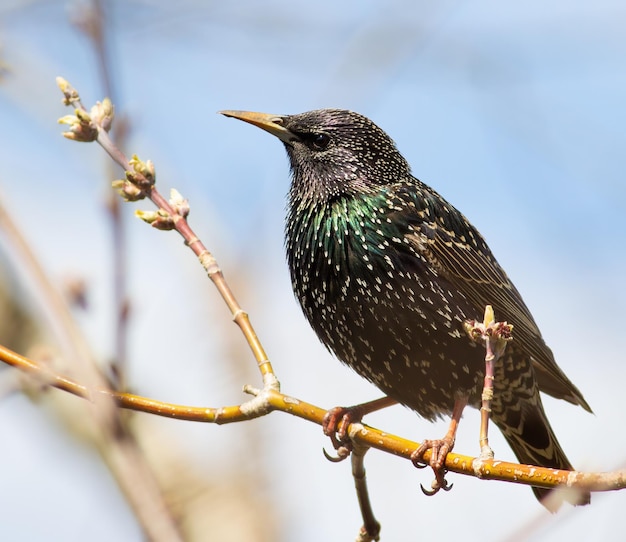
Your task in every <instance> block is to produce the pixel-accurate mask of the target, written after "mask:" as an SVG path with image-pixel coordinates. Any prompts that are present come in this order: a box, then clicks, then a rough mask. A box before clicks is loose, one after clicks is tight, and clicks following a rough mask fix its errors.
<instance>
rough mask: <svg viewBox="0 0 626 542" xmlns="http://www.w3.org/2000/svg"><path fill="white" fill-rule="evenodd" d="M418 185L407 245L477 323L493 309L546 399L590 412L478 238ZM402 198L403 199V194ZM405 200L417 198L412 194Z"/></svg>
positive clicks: (449, 208)
mask: <svg viewBox="0 0 626 542" xmlns="http://www.w3.org/2000/svg"><path fill="white" fill-rule="evenodd" d="M420 185H421V188H422V190H420V191H418V195H417V197H419V198H420V199H421V201H420V202H419V203H418V202H414V204H415V205H416V209H418V213H417V214H418V215H422V216H421V217H419V218H420V219H419V220H416V221H415V222H412V223H411V226H410V230H412V231H411V232H410V233H409V234H408V235H407V240H408V241H409V242H410V243H411V244H412V245H413V246H414V248H416V249H417V250H418V251H419V252H420V253H421V254H422V255H423V256H424V257H425V258H426V259H427V260H428V261H429V263H430V264H431V265H432V266H433V267H434V268H435V269H436V270H437V272H438V273H439V274H440V275H441V276H442V277H445V278H446V279H447V280H448V281H449V282H450V283H451V285H452V286H453V287H455V289H457V290H458V291H460V292H462V293H463V294H464V295H465V297H466V298H467V299H468V300H469V301H470V302H471V303H472V304H473V305H474V306H475V307H476V309H477V311H478V314H477V317H478V318H481V316H482V311H483V310H484V307H485V306H486V305H491V306H493V308H494V311H495V315H496V318H497V319H498V320H506V321H507V322H508V323H510V324H513V326H514V327H513V337H514V340H516V341H519V342H518V344H520V345H521V346H522V347H523V349H524V351H526V352H528V353H529V354H530V355H531V356H532V359H533V362H534V366H535V373H536V377H537V381H538V384H539V387H540V389H541V390H542V391H544V392H545V393H548V394H550V395H552V396H554V397H557V398H560V399H565V400H567V401H569V402H571V403H574V404H578V405H581V406H582V407H583V408H585V409H586V410H589V411H591V409H590V408H589V405H588V404H587V402H586V401H585V399H584V398H583V396H582V394H581V393H580V391H579V390H578V389H577V388H576V386H574V384H573V383H572V382H571V381H570V380H569V379H568V378H567V376H566V375H565V374H564V373H563V371H562V370H561V369H560V368H559V366H558V365H557V364H556V362H555V360H554V356H553V354H552V351H551V350H550V348H548V346H547V345H546V344H545V342H544V340H543V338H542V337H541V333H540V331H539V328H538V327H537V324H536V323H535V320H534V319H533V317H532V315H531V314H530V311H529V310H528V308H527V307H526V304H525V303H524V301H523V300H522V297H521V295H520V294H519V292H518V291H517V289H516V288H515V286H514V285H513V283H512V282H511V281H510V279H509V278H508V276H507V275H506V273H505V272H504V270H503V269H502V268H501V267H500V265H499V264H498V262H497V261H496V259H495V258H494V256H493V254H492V253H491V250H490V249H489V247H488V246H487V243H485V241H484V239H483V238H482V236H481V235H480V233H479V232H478V231H477V230H476V229H475V228H474V227H473V226H472V225H471V224H470V223H469V221H468V220H467V219H466V218H465V217H464V216H463V215H462V214H461V213H460V212H459V211H457V210H456V209H455V208H454V207H452V206H451V205H449V204H447V203H446V204H445V205H446V206H447V208H446V209H437V208H436V206H437V205H438V206H439V207H441V202H442V201H445V200H443V199H442V198H441V196H438V195H436V194H435V196H437V197H433V198H432V199H430V201H429V198H428V196H429V194H428V192H424V190H428V191H429V192H430V189H429V188H428V187H426V185H422V184H421V183H420ZM404 197H407V194H406V193H405V194H404ZM410 197H413V198H414V197H416V196H415V192H414V191H413V194H412V195H411V196H410Z"/></svg>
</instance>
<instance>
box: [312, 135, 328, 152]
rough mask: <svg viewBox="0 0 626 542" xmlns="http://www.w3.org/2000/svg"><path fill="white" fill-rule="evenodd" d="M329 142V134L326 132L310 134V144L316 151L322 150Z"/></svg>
mask: <svg viewBox="0 0 626 542" xmlns="http://www.w3.org/2000/svg"><path fill="white" fill-rule="evenodd" d="M329 143H330V136H329V135H328V134H311V144H312V145H313V148H314V149H316V150H318V151H323V150H324V149H325V148H326V147H328V144H329Z"/></svg>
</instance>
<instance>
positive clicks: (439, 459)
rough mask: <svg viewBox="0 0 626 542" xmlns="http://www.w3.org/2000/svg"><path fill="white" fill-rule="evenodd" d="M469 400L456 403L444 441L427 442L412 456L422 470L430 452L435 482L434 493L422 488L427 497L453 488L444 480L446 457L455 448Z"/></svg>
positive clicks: (462, 399)
mask: <svg viewBox="0 0 626 542" xmlns="http://www.w3.org/2000/svg"><path fill="white" fill-rule="evenodd" d="M467 401H468V398H467V397H466V396H464V397H460V398H458V399H457V400H456V401H455V402H454V408H453V409H452V419H451V420H450V426H449V427H448V432H447V433H446V435H445V436H444V437H443V438H442V439H436V440H425V441H424V442H422V444H421V445H420V447H419V448H418V449H417V450H415V451H414V452H413V453H412V454H411V461H412V462H413V464H414V465H415V466H416V467H418V468H421V467H422V464H424V463H425V461H424V454H425V453H426V451H427V450H430V461H429V462H428V465H430V467H431V468H432V469H433V472H434V473H435V481H434V482H433V485H432V491H426V490H425V489H424V488H423V487H422V491H424V493H426V494H427V495H434V494H435V493H437V491H439V490H440V489H444V490H446V491H447V490H449V489H450V488H451V487H452V486H449V485H448V482H447V481H446V479H445V478H444V476H445V469H444V465H445V462H446V456H447V455H448V452H451V451H452V448H453V447H454V441H455V439H456V431H457V429H458V427H459V421H460V419H461V415H462V414H463V409H464V408H465V407H466V406H467Z"/></svg>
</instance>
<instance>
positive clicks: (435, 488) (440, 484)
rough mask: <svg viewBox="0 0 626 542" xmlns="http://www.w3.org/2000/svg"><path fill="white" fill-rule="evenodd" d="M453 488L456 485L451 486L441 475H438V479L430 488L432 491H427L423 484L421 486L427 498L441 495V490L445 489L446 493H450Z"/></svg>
mask: <svg viewBox="0 0 626 542" xmlns="http://www.w3.org/2000/svg"><path fill="white" fill-rule="evenodd" d="M453 486H454V484H449V483H448V481H447V480H446V479H445V478H443V476H442V477H441V478H440V477H439V475H437V477H436V478H435V479H434V480H433V481H432V483H431V484H430V487H431V488H432V489H426V488H425V487H424V486H423V485H422V484H420V489H421V490H422V493H423V494H424V495H426V496H427V497H432V496H433V495H435V494H437V493H439V490H441V489H443V490H444V491H450V490H451V489H452V487H453Z"/></svg>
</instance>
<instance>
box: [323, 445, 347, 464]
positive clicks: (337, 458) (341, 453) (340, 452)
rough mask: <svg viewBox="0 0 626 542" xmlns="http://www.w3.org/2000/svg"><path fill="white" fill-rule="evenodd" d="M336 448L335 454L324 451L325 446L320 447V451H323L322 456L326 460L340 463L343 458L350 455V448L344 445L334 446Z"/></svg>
mask: <svg viewBox="0 0 626 542" xmlns="http://www.w3.org/2000/svg"><path fill="white" fill-rule="evenodd" d="M336 450H337V455H330V454H329V453H328V452H327V451H326V448H322V452H324V457H325V458H326V459H328V461H330V462H331V463H340V462H341V461H343V460H344V459H347V458H348V457H350V449H349V448H347V447H346V446H339V447H338V448H336Z"/></svg>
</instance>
